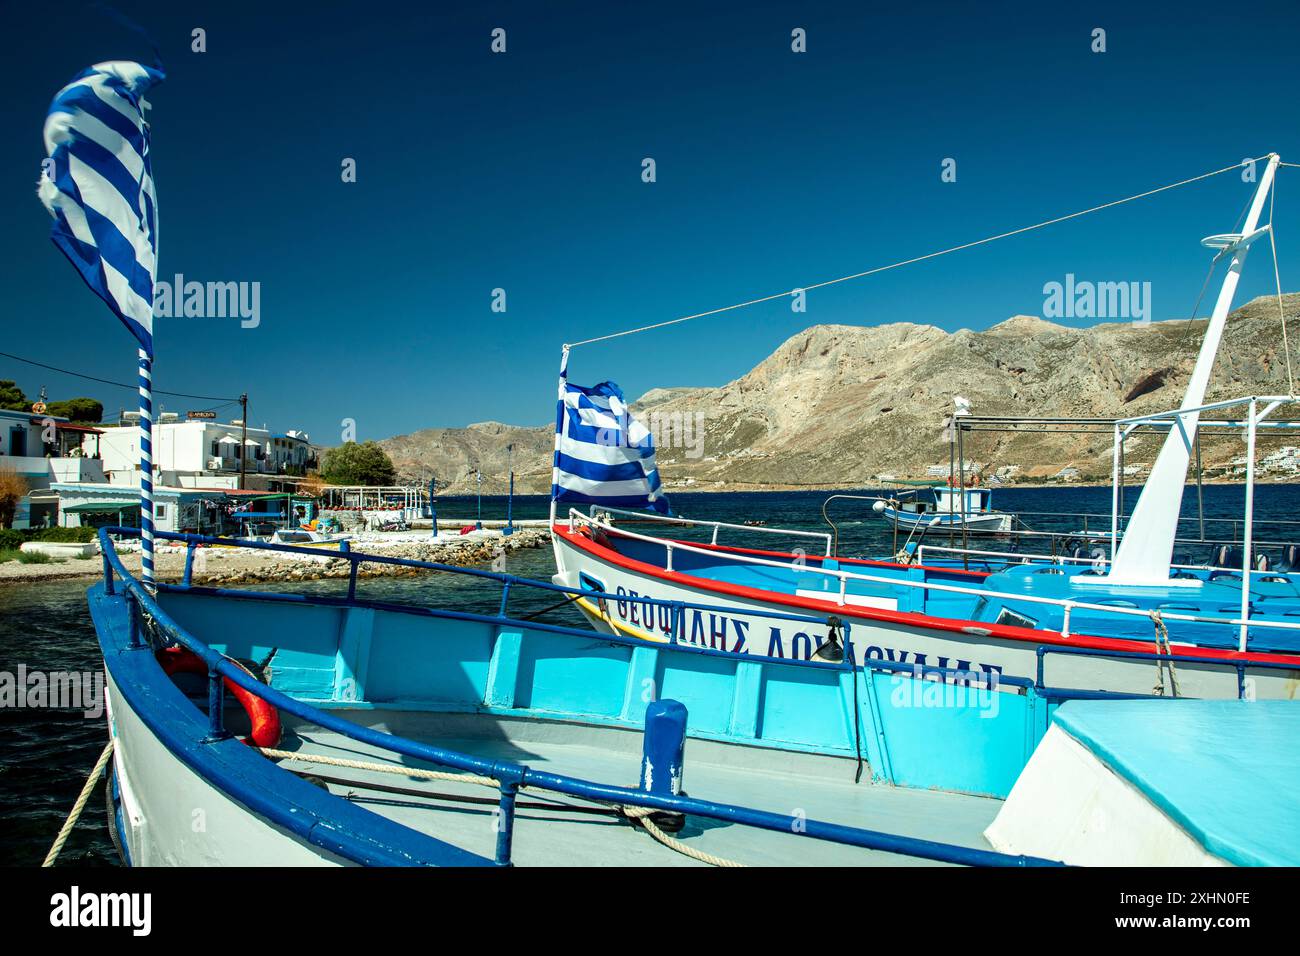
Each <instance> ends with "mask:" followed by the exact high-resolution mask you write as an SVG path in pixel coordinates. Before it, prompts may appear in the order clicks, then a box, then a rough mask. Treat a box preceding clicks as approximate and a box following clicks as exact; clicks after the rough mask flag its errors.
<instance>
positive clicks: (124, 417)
mask: <svg viewBox="0 0 1300 956" xmlns="http://www.w3.org/2000/svg"><path fill="white" fill-rule="evenodd" d="M139 424H140V416H139V413H138V412H126V411H123V412H120V413H119V414H118V416H117V419H116V421H112V422H104V423H96V424H88V423H84V422H74V421H72V420H71V419H70V418H68V417H67V416H63V415H52V414H50V413H49V412H48V411H47V410H46V409H45V408H44V403H43V402H36V403H33V404H32V406H31V410H29V411H15V410H9V409H0V473H3V475H4V476H5V477H7V478H9V479H10V480H11V481H13V480H16V481H17V482H18V484H19V485H20V486H21V487H20V491H21V494H20V495H15V496H14V497H16V499H17V500H16V504H14V505H13V509H12V514H11V515H9V516H7V520H5V521H3V522H0V523H2V524H6V525H8V526H9V527H11V528H13V529H14V530H17V531H24V530H35V529H48V528H79V527H96V528H97V527H104V526H124V527H139V523H140V500H139V493H140V475H141V472H140V464H139V462H140V429H139ZM321 460H322V449H321V448H320V447H318V446H316V445H313V444H312V443H311V440H310V438H309V436H308V435H307V433H306V432H303V431H299V430H293V429H288V430H285V431H275V430H272V429H269V428H266V427H261V428H259V427H255V426H252V425H250V424H248V423H247V422H245V421H242V420H240V419H237V418H236V419H232V420H229V421H218V420H216V418H215V416H214V415H212V413H207V412H196V413H191V415H187V416H186V417H184V418H182V417H181V416H180V415H178V414H177V413H174V412H163V413H161V414H160V415H159V416H158V420H157V421H156V422H155V423H154V425H153V463H154V473H153V486H154V527H155V528H156V529H157V530H159V531H173V532H196V533H209V534H221V533H227V532H231V531H240V530H248V529H247V528H245V527H244V522H245V520H246V519H247V518H249V517H265V518H267V519H268V520H270V519H272V518H273V519H274V523H276V524H280V525H283V524H285V523H286V522H288V523H289V524H290V526H292V525H293V524H294V523H295V522H296V520H304V521H305V520H310V519H311V518H314V517H316V516H317V515H318V514H319V513H320V512H321V511H323V510H324V509H336V510H340V511H343V510H352V511H356V512H357V513H358V514H361V513H371V514H373V513H380V512H387V511H391V510H393V509H400V510H404V511H407V512H409V514H410V516H411V517H417V516H419V515H420V514H421V513H422V512H423V511H425V510H427V502H428V497H427V494H426V493H425V492H424V490H423V489H420V488H414V487H404V486H397V485H324V484H322V482H321V479H320V478H319V477H318V475H317V474H316V472H317V469H319V467H320V464H321Z"/></svg>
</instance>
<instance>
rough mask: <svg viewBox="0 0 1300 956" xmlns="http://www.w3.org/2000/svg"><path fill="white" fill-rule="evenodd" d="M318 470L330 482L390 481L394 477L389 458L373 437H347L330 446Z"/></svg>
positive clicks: (391, 481)
mask: <svg viewBox="0 0 1300 956" xmlns="http://www.w3.org/2000/svg"><path fill="white" fill-rule="evenodd" d="M320 474H321V477H322V478H323V479H325V481H326V482H328V483H329V484H331V485H391V484H393V482H395V481H396V480H397V469H395V468H394V467H393V461H392V459H391V458H389V457H388V453H387V452H386V451H384V450H383V449H382V448H381V447H379V445H378V443H376V442H373V441H366V442H362V443H361V444H357V443H356V442H354V441H350V442H346V443H344V444H342V445H339V447H338V448H331V449H329V451H327V452H325V459H324V461H322V462H321V469H320Z"/></svg>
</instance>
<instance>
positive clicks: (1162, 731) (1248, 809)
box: [1054, 700, 1300, 866]
mask: <svg viewBox="0 0 1300 956" xmlns="http://www.w3.org/2000/svg"><path fill="white" fill-rule="evenodd" d="M1054 719H1055V721H1056V722H1057V724H1059V725H1060V727H1061V728H1062V729H1063V730H1065V731H1066V732H1067V733H1069V734H1070V736H1072V737H1074V738H1075V739H1076V740H1078V741H1079V742H1080V743H1082V744H1083V745H1084V746H1086V747H1088V748H1089V749H1090V750H1092V751H1093V752H1094V753H1096V754H1097V755H1098V756H1099V757H1100V758H1101V759H1102V760H1104V761H1105V762H1106V764H1107V765H1109V766H1110V767H1111V768H1112V769H1113V770H1114V771H1115V772H1116V773H1117V774H1119V775H1120V776H1121V777H1123V778H1124V779H1125V780H1127V781H1128V782H1129V783H1131V784H1132V785H1133V786H1135V787H1136V788H1137V789H1138V790H1140V791H1141V792H1142V793H1143V794H1145V795H1146V796H1147V798H1148V799H1150V800H1151V802H1152V803H1154V804H1155V805H1156V806H1158V807H1159V808H1160V809H1161V810H1163V811H1164V812H1165V813H1166V814H1168V815H1169V817H1170V818H1171V819H1173V820H1175V821H1176V822H1177V823H1178V824H1179V825H1180V826H1182V827H1183V828H1184V829H1185V830H1187V832H1188V833H1190V834H1191V835H1192V836H1193V837H1195V838H1196V839H1197V840H1198V841H1200V843H1201V844H1202V845H1203V846H1204V847H1205V848H1206V850H1208V851H1209V852H1210V853H1213V854H1214V855H1215V856H1218V857H1221V858H1222V859H1224V860H1227V861H1228V862H1230V863H1235V864H1237V865H1240V866H1296V865H1298V864H1300V799H1297V795H1296V789H1297V786H1300V706H1297V705H1296V704H1295V703H1294V702H1292V701H1284V700H1266V701H1237V700H1182V701H1070V702H1068V703H1065V704H1063V705H1062V706H1061V707H1060V708H1059V709H1058V710H1057V712H1056V715H1055V718H1054ZM1263 744H1267V745H1266V746H1265V745H1263Z"/></svg>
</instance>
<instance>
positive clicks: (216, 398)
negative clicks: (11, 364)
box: [0, 352, 239, 405]
mask: <svg viewBox="0 0 1300 956" xmlns="http://www.w3.org/2000/svg"><path fill="white" fill-rule="evenodd" d="M0 355H3V356H4V357H5V358H9V359H13V360H14V361H15V362H26V363H27V364H28V365H35V366H37V367H38V368H44V369H49V370H50V371H51V372H58V373H59V374H61V375H71V376H72V377H73V378H84V379H86V380H87V381H91V382H99V383H100V384H101V385H112V386H114V387H115V388H125V389H129V390H130V391H132V392H135V391H139V388H140V386H139V385H127V384H126V383H125V382H112V381H109V380H108V379H106V378H96V377H95V376H94V375H85V374H82V373H81V372H73V371H71V370H69V369H66V368H58V367H57V366H54V365H46V364H45V363H44V362H37V361H35V360H34V359H28V358H23V357H22V356H21V355H10V354H9V353H8V352H0ZM153 393H154V394H155V395H171V396H172V397H173V398H193V399H195V400H196V401H200V402H225V403H226V404H227V405H230V404H233V403H235V402H237V401H239V399H237V398H227V397H226V396H225V395H189V394H186V393H185V392H166V391H163V390H162V389H161V388H155V389H154V390H153Z"/></svg>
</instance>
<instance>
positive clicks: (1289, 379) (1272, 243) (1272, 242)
mask: <svg viewBox="0 0 1300 956" xmlns="http://www.w3.org/2000/svg"><path fill="white" fill-rule="evenodd" d="M1284 165H1286V164H1284ZM1276 196H1277V178H1276V177H1274V179H1273V187H1272V188H1271V189H1270V190H1269V192H1268V245H1269V248H1270V249H1272V250H1273V281H1274V282H1276V283H1277V317H1278V318H1279V319H1281V320H1282V353H1283V354H1284V355H1285V356H1286V393H1287V394H1288V395H1295V378H1294V377H1293V376H1292V374H1291V343H1290V342H1289V341H1288V339H1287V334H1286V310H1285V309H1284V308H1283V307H1282V273H1281V272H1280V271H1279V270H1278V267H1277V240H1276V239H1275V238H1274V237H1273V200H1274V198H1275V197H1276Z"/></svg>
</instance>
